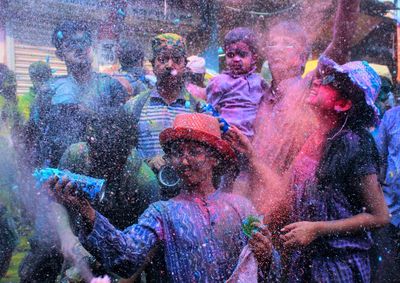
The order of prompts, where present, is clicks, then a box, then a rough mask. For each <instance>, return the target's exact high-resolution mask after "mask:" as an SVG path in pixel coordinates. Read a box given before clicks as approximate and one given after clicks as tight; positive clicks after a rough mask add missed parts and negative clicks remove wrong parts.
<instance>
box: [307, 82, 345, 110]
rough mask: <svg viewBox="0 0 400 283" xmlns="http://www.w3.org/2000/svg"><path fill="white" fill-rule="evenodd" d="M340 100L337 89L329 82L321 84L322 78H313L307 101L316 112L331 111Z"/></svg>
mask: <svg viewBox="0 0 400 283" xmlns="http://www.w3.org/2000/svg"><path fill="white" fill-rule="evenodd" d="M339 100H340V94H339V91H338V90H336V89H335V88H334V87H333V86H331V85H330V84H323V83H322V79H314V80H313V83H312V87H311V90H310V94H309V96H308V98H307V103H308V104H309V105H311V106H312V107H313V108H314V109H315V110H317V111H318V112H333V111H335V106H336V105H337V102H338V101H339Z"/></svg>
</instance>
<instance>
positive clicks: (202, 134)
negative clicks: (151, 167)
mask: <svg viewBox="0 0 400 283" xmlns="http://www.w3.org/2000/svg"><path fill="white" fill-rule="evenodd" d="M160 143H161V145H162V146H163V148H164V150H165V151H166V152H167V155H168V158H170V159H171V162H172V164H173V166H175V167H176V169H177V171H178V174H179V176H180V178H181V179H182V182H183V186H182V187H183V189H182V191H181V193H180V194H179V195H178V196H176V197H174V198H172V199H170V200H168V201H159V202H156V203H153V204H151V205H150V206H149V208H148V209H147V210H146V211H145V212H144V213H143V214H142V215H141V216H140V218H139V220H138V224H135V225H132V226H131V227H129V228H127V229H126V230H125V231H124V232H122V231H118V230H116V228H114V227H113V226H112V225H111V224H110V223H109V221H108V220H107V219H106V218H105V217H104V216H102V215H101V214H100V213H98V212H96V211H95V210H94V209H93V208H92V207H91V206H90V204H89V203H88V202H87V201H85V200H84V199H81V198H80V196H77V195H76V194H74V185H73V184H72V183H70V182H69V181H68V180H66V179H64V180H63V181H62V182H58V181H57V179H56V178H55V179H52V180H51V181H50V182H49V183H47V184H46V186H48V187H47V189H48V191H49V192H51V193H52V194H53V196H54V198H55V199H56V200H57V201H58V202H59V203H61V204H63V205H64V206H65V207H66V209H67V210H68V211H69V214H70V215H71V217H73V218H75V217H76V215H78V214H79V215H81V219H82V221H81V222H80V224H78V225H80V226H79V227H78V230H79V235H80V241H81V242H82V243H83V246H84V247H85V248H87V249H88V251H90V252H93V254H95V255H96V256H97V258H98V259H99V260H100V261H101V262H102V263H103V264H104V265H105V266H106V268H107V269H108V270H109V271H112V272H115V273H117V274H118V275H121V276H123V277H127V276H131V275H132V274H135V272H137V271H138V270H140V269H141V268H142V266H143V265H145V263H146V262H147V261H148V259H149V256H151V255H152V254H153V252H154V248H156V247H157V246H159V244H160V245H161V246H163V247H164V249H163V256H164V259H165V263H166V268H167V272H166V274H164V277H163V279H164V280H166V281H171V282H223V281H226V280H227V279H228V278H229V277H230V276H231V274H232V272H233V270H234V268H235V266H236V263H237V262H238V258H239V254H240V252H241V250H242V248H243V247H244V245H245V243H246V242H247V239H246V238H245V236H244V234H243V232H242V231H241V226H242V221H243V220H244V219H245V218H246V217H247V216H249V215H250V214H254V213H255V211H254V209H253V207H252V205H251V203H250V202H249V201H248V200H247V199H245V198H243V197H241V196H238V195H234V194H230V193H225V192H222V191H216V188H215V187H214V185H213V182H212V175H213V171H214V169H215V168H216V167H217V166H218V165H221V169H220V170H225V169H224V168H225V164H227V163H230V164H231V165H232V164H235V163H236V162H237V161H236V157H235V153H234V150H233V148H232V147H231V146H230V144H229V143H228V142H226V141H224V140H223V139H222V138H221V132H220V127H219V123H218V120H217V119H216V118H214V117H212V116H209V115H207V114H200V113H195V114H180V115H177V117H176V119H175V120H174V123H173V125H172V127H171V128H167V129H165V130H164V131H163V132H162V133H161V135H160ZM256 234H258V233H256ZM258 237H260V235H258ZM262 239H263V240H264V241H261V242H262V243H263V246H264V245H265V247H264V251H265V252H264V253H263V254H259V257H257V260H258V261H259V262H260V263H264V264H265V266H267V265H268V264H269V262H270V256H271V252H272V251H271V244H270V241H269V239H268V238H266V237H263V238H262ZM260 265H261V266H264V265H263V264H260Z"/></svg>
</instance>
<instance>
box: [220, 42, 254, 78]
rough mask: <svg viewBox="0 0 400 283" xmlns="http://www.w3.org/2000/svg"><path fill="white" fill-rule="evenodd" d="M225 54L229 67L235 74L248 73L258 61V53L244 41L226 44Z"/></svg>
mask: <svg viewBox="0 0 400 283" xmlns="http://www.w3.org/2000/svg"><path fill="white" fill-rule="evenodd" d="M225 56H226V65H227V66H228V69H229V70H230V71H231V72H232V73H233V74H235V75H242V74H247V73H248V72H250V71H251V70H252V69H253V67H254V65H255V64H256V62H257V55H256V54H254V53H253V52H252V51H251V50H250V47H249V46H248V45H247V44H246V43H244V42H242V41H239V42H236V43H232V44H230V45H228V46H226V47H225Z"/></svg>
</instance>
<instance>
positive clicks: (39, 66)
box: [29, 61, 52, 82]
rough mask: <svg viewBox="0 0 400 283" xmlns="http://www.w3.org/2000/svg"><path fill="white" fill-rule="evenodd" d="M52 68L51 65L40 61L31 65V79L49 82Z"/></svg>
mask: <svg viewBox="0 0 400 283" xmlns="http://www.w3.org/2000/svg"><path fill="white" fill-rule="evenodd" d="M51 76H52V75H51V68H50V66H49V64H47V63H45V62H42V61H38V62H34V63H32V64H30V65H29V77H30V78H31V80H32V81H33V80H36V81H42V82H44V81H47V80H49V79H50V78H51Z"/></svg>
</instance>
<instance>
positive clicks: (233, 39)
mask: <svg viewBox="0 0 400 283" xmlns="http://www.w3.org/2000/svg"><path fill="white" fill-rule="evenodd" d="M237 42H244V43H246V44H247V45H248V46H249V48H250V50H251V52H253V53H254V54H258V40H257V37H256V35H255V33H254V32H253V31H252V30H251V29H249V28H245V27H238V28H234V29H233V30H231V31H229V32H228V33H227V34H226V35H225V38H224V48H226V47H227V46H228V45H231V44H234V43H237Z"/></svg>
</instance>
